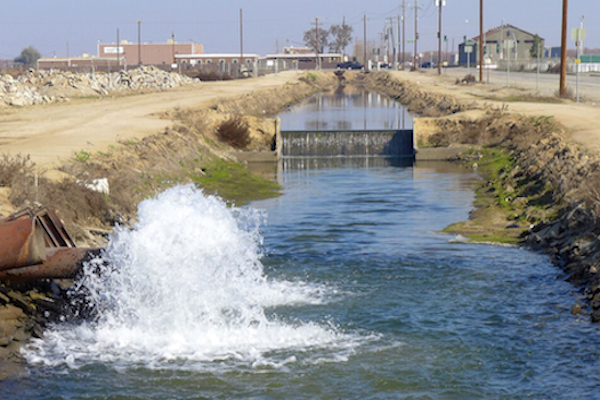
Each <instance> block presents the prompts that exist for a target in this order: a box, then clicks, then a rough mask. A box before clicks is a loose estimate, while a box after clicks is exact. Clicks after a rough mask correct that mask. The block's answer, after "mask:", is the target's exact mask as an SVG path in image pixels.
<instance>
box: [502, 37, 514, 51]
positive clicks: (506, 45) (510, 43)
mask: <svg viewBox="0 0 600 400" xmlns="http://www.w3.org/2000/svg"><path fill="white" fill-rule="evenodd" d="M513 47H515V41H514V40H512V39H507V40H505V41H504V48H505V49H508V50H510V49H512V48H513Z"/></svg>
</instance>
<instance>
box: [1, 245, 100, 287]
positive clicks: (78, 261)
mask: <svg viewBox="0 0 600 400" xmlns="http://www.w3.org/2000/svg"><path fill="white" fill-rule="evenodd" d="M98 251H99V249H90V248H83V247H76V248H72V247H62V248H61V247H58V248H48V249H46V252H47V258H46V260H45V261H44V262H43V263H41V264H37V265H31V266H28V267H22V268H14V269H10V270H5V271H0V281H31V280H36V279H67V278H73V277H75V275H76V274H77V272H78V271H79V269H80V268H81V266H82V264H83V262H84V261H86V260H89V259H91V258H92V257H95V256H96V255H97V254H98Z"/></svg>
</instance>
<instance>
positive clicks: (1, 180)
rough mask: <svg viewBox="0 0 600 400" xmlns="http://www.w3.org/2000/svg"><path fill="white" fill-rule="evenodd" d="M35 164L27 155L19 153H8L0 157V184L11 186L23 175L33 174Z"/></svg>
mask: <svg viewBox="0 0 600 400" xmlns="http://www.w3.org/2000/svg"><path fill="white" fill-rule="evenodd" d="M34 167H35V164H34V163H33V162H32V161H31V157H29V155H26V156H23V155H21V154H18V155H16V156H15V157H12V156H10V155H8V154H4V155H2V157H1V158H0V186H11V185H12V183H13V182H14V181H18V180H20V179H22V178H23V177H24V176H27V175H33V169H34Z"/></svg>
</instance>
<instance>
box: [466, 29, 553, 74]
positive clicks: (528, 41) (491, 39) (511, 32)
mask: <svg viewBox="0 0 600 400" xmlns="http://www.w3.org/2000/svg"><path fill="white" fill-rule="evenodd" d="M483 36H484V40H483V43H484V48H483V49H484V59H488V60H489V61H487V62H486V63H489V64H498V63H499V62H500V61H502V60H507V59H508V58H509V57H510V60H515V58H516V60H519V61H523V62H528V61H529V60H531V58H532V57H531V49H532V47H533V45H534V43H535V36H536V35H535V34H532V33H529V32H527V31H524V30H523V29H521V28H517V27H516V26H513V25H510V24H505V25H502V26H499V27H496V28H493V29H491V30H489V31H487V32H485V33H484V35H483ZM465 39H466V36H465ZM515 39H516V47H515V45H514V41H515ZM539 40H540V52H541V54H542V56H543V55H544V39H543V38H541V37H540V38H539ZM479 46H480V38H479V36H476V37H474V38H472V39H470V40H465V41H464V42H463V43H461V44H460V45H459V46H458V55H459V58H458V64H459V65H467V64H468V63H470V64H471V65H473V66H475V65H478V64H479Z"/></svg>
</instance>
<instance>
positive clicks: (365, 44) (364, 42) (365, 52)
mask: <svg viewBox="0 0 600 400" xmlns="http://www.w3.org/2000/svg"><path fill="white" fill-rule="evenodd" d="M363 22H364V28H363V32H364V39H363V52H364V69H365V72H367V71H368V68H367V14H365V15H364V17H363Z"/></svg>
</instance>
